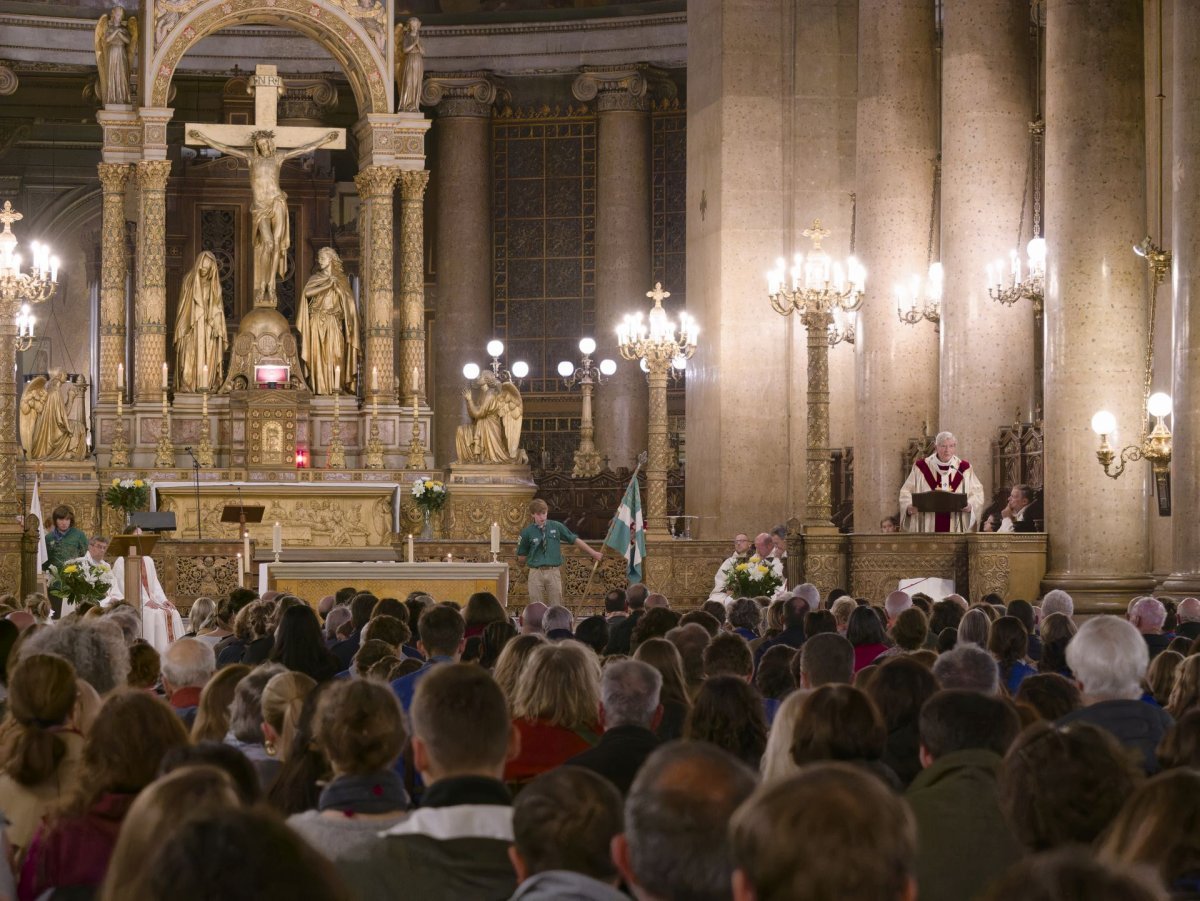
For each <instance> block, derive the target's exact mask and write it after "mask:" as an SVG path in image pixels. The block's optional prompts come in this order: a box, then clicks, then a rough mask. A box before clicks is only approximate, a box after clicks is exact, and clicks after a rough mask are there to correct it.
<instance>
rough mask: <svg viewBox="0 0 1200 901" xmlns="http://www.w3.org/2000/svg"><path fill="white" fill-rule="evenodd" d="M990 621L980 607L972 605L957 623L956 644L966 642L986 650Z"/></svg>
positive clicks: (990, 626)
mask: <svg viewBox="0 0 1200 901" xmlns="http://www.w3.org/2000/svg"><path fill="white" fill-rule="evenodd" d="M991 628H992V621H991V619H990V618H989V617H988V615H987V613H985V612H984V610H983V608H982V607H972V608H971V609H970V610H968V611H967V614H966V616H964V617H963V618H962V622H960V623H959V624H958V644H959V645H960V646H961V645H964V644H966V643H968V642H970V643H971V644H974V645H978V646H979V647H981V648H983V649H984V650H987V646H988V633H989V632H990V631H991Z"/></svg>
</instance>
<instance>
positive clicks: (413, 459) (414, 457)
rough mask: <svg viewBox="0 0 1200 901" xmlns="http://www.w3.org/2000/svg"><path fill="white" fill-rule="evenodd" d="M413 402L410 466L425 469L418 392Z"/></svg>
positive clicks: (409, 448) (409, 452) (409, 444)
mask: <svg viewBox="0 0 1200 901" xmlns="http://www.w3.org/2000/svg"><path fill="white" fill-rule="evenodd" d="M476 378H478V375H476ZM412 404H413V414H412V440H411V441H409V442H408V468H409V469H424V468H425V445H423V444H422V443H421V421H420V420H419V419H418V418H417V412H418V410H417V395H416V394H413V399H412Z"/></svg>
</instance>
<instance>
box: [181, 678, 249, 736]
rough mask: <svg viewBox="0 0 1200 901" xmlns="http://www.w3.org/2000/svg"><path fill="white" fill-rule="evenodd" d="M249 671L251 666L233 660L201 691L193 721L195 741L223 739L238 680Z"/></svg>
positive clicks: (227, 728) (226, 730)
mask: <svg viewBox="0 0 1200 901" xmlns="http://www.w3.org/2000/svg"><path fill="white" fill-rule="evenodd" d="M248 675H250V667H248V666H246V664H244V663H234V664H232V665H231V666H227V667H225V668H224V669H219V670H217V671H216V673H215V674H214V675H213V677H212V678H211V679H209V680H208V682H207V683H206V684H205V686H204V690H203V691H201V692H200V706H199V707H197V708H196V719H195V721H194V722H193V723H192V741H193V742H194V743H195V744H199V743H200V742H202V741H222V740H223V739H224V738H225V733H226V732H228V731H229V708H230V706H231V705H232V704H233V695H234V692H236V691H237V687H238V683H239V682H241V681H242V680H243V679H245V678H246V677H247V676H248Z"/></svg>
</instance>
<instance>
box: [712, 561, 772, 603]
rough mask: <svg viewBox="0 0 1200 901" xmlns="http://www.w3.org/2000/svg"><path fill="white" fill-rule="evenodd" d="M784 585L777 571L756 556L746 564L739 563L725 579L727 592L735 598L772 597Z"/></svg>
mask: <svg viewBox="0 0 1200 901" xmlns="http://www.w3.org/2000/svg"><path fill="white" fill-rule="evenodd" d="M782 584H783V579H781V578H780V577H779V576H777V575H775V570H774V569H773V568H772V567H771V566H770V564H768V563H764V562H763V559H762V558H761V557H759V556H758V554H754V555H753V556H752V557H751V558H750V559H749V560H747V561H745V562H744V563H739V564H737V565H736V566H734V568H733V569H732V570H731V571H730V573H729V575H728V576H727V577H726V579H725V591H726V592H727V593H728V594H729V596H730V597H734V598H757V597H767V598H769V597H771V596H772V595H773V594H775V590H776V589H777V588H778V587H779V586H780V585H782Z"/></svg>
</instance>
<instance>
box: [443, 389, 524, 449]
mask: <svg viewBox="0 0 1200 901" xmlns="http://www.w3.org/2000/svg"><path fill="white" fill-rule="evenodd" d="M474 388H475V389H476V390H477V391H478V392H479V402H478V403H476V402H475V397H474V394H473V392H472V390H471V389H470V388H467V389H464V390H463V399H464V400H465V401H466V402H467V413H468V414H470V417H471V423H470V425H460V426H459V427H458V432H457V433H456V434H455V439H454V444H455V448H456V450H457V451H458V462H459V463H506V464H514V463H528V462H529V458H528V457H527V456H526V454H525V451H524V450H522V449H521V447H520V444H521V422H522V419H523V417H524V404H523V402H522V400H521V392H520V391H518V390H517V386H516V385H514V384H513V383H512V382H504V383H501V382H500V380H499V379H498V378H497V377H496V375H495V374H494V373H492V372H488V371H487V370H485V371H484V372H483V373H481V374H480V376H479V378H477V379H476V380H475V382H474Z"/></svg>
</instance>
